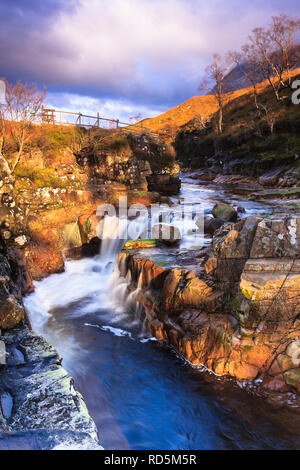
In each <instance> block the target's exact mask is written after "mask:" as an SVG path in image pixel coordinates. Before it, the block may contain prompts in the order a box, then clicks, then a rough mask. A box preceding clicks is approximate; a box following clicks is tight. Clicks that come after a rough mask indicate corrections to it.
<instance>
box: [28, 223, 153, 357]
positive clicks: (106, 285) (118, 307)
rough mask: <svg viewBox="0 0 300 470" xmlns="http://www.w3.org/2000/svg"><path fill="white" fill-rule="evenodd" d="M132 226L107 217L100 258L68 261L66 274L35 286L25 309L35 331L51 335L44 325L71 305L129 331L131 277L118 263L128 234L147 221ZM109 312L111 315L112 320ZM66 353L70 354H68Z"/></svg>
mask: <svg viewBox="0 0 300 470" xmlns="http://www.w3.org/2000/svg"><path fill="white" fill-rule="evenodd" d="M129 224H130V230H128V226H126V225H125V224H124V223H123V221H121V224H120V220H119V218H118V217H105V219H104V224H103V229H102V242H101V250H100V254H99V255H98V256H95V257H94V258H84V259H81V260H79V261H78V260H76V261H71V260H66V262H65V271H64V272H63V273H60V274H54V275H52V276H50V277H49V278H46V279H44V280H43V281H41V282H36V283H35V287H36V289H35V292H34V293H33V294H32V295H30V296H28V297H26V298H25V306H26V308H27V311H28V312H29V316H30V320H31V324H32V327H33V329H34V330H35V331H37V332H40V333H43V334H45V335H46V336H47V334H46V333H45V329H44V326H45V324H46V323H47V322H49V320H51V314H52V312H55V311H56V310H57V309H61V308H62V307H63V308H64V309H66V310H67V309H68V308H69V307H70V306H72V307H73V310H72V315H79V316H84V315H87V314H89V313H93V312H96V314H97V312H98V315H99V319H100V317H101V322H102V323H103V322H105V320H106V319H107V321H109V322H110V323H114V322H115V323H117V322H120V320H123V321H124V327H125V328H126V321H125V320H128V322H129V323H132V321H135V319H131V320H130V319H129V316H128V315H127V310H128V307H130V308H132V306H133V299H129V300H128V301H127V287H128V284H129V283H130V277H129V276H130V274H129V275H128V276H127V277H126V279H124V278H121V277H120V275H119V270H118V268H117V267H116V266H115V264H116V257H117V255H118V253H119V251H120V249H121V248H122V246H123V245H124V243H125V241H126V238H125V237H126V233H127V232H128V231H129V232H131V233H137V235H138V234H139V233H141V232H142V231H143V230H144V227H145V219H143V218H142V219H139V218H138V219H136V220H134V221H130V222H129ZM116 234H117V235H118V236H116ZM103 311H105V314H104V315H103ZM107 312H110V313H109V317H108V316H107ZM105 317H106V318H105ZM129 320H130V321H129ZM128 322H127V323H128ZM104 326H105V325H104ZM68 347H69V346H68ZM65 353H66V354H68V351H66V352H65Z"/></svg>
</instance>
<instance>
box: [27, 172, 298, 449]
mask: <svg viewBox="0 0 300 470" xmlns="http://www.w3.org/2000/svg"><path fill="white" fill-rule="evenodd" d="M179 200H180V201H181V203H183V202H186V203H187V204H191V203H194V202H198V203H199V202H200V203H202V204H203V206H204V209H211V208H212V207H213V205H214V204H215V203H216V202H219V201H222V202H223V201H227V202H231V203H233V204H236V205H239V206H242V207H244V209H245V210H246V215H250V214H254V213H258V212H268V211H272V206H266V205H263V204H260V203H255V202H250V201H248V200H247V197H246V195H241V194H233V193H232V192H231V191H230V190H226V189H224V190H220V189H218V190H216V188H214V187H213V186H210V185H207V184H205V185H204V184H199V182H197V181H195V180H193V179H191V178H190V177H189V176H185V177H184V178H183V184H182V190H181V193H180V195H179ZM200 242H201V243H202V244H203V240H201V241H200V240H198V242H195V236H193V234H192V233H189V234H187V235H186V236H185V237H184V241H183V246H182V248H181V249H182V250H183V251H184V250H193V249H196V248H197V246H198V245H199V243H200ZM104 245H105V247H104V249H103V247H102V252H101V253H100V254H99V255H98V256H96V257H94V258H92V259H82V260H80V261H67V262H66V266H65V272H64V273H62V274H54V275H52V276H50V277H49V278H47V279H44V280H43V281H41V282H36V283H35V286H36V290H35V292H34V293H33V294H32V295H30V296H29V297H27V298H26V299H25V304H26V308H27V311H28V313H29V316H30V319H31V322H32V326H33V329H34V330H35V331H36V332H39V333H41V334H43V335H44V336H45V337H46V338H47V339H48V340H49V341H50V342H51V343H52V344H53V345H54V346H55V347H56V348H57V350H58V351H59V353H60V354H61V355H62V356H63V365H64V367H65V368H66V369H67V371H68V372H69V373H70V374H71V375H72V376H73V377H74V380H75V385H76V387H77V388H78V389H79V391H80V392H81V393H82V395H83V396H84V399H85V401H86V404H87V406H88V409H89V411H90V414H91V416H92V417H93V418H94V420H95V422H96V425H97V427H98V430H99V437H100V442H101V444H102V445H103V447H104V448H106V449H137V450H139V449H148V450H161V449H165V450H173V449H182V450H183V449H184V450H195V449H296V448H298V449H299V447H300V431H299V415H298V414H296V412H295V411H292V410H289V409H287V408H285V407H281V406H277V407H275V408H274V407H273V406H272V407H271V406H270V405H268V404H267V403H266V401H265V400H264V399H263V398H259V397H258V396H256V395H254V394H251V393H250V392H249V390H246V389H244V388H243V385H242V384H238V383H236V382H235V381H233V380H229V379H224V378H217V377H215V376H213V375H211V374H209V373H208V372H205V371H201V370H199V369H196V368H193V367H191V366H190V365H189V364H187V363H186V362H184V361H183V359H182V358H180V357H178V356H177V355H176V353H175V352H174V351H173V350H171V349H170V348H166V347H164V346H162V345H161V344H159V343H158V342H157V341H155V340H153V338H149V336H148V335H147V334H145V333H144V332H143V330H142V327H141V325H140V324H139V322H138V321H137V320H136V316H135V315H134V310H135V308H136V306H135V304H134V303H132V302H129V301H128V299H127V297H126V282H125V280H119V279H118V276H117V273H115V272H114V261H115V258H116V256H117V251H118V249H119V247H118V246H117V244H116V243H115V242H114V243H112V244H110V242H109V240H108V239H106V240H105V244H104Z"/></svg>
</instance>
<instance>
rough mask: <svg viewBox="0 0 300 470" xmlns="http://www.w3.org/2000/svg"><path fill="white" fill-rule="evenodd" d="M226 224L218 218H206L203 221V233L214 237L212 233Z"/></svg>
mask: <svg viewBox="0 0 300 470" xmlns="http://www.w3.org/2000/svg"><path fill="white" fill-rule="evenodd" d="M226 223H227V220H225V219H220V218H206V219H205V220H204V233H205V234H207V235H214V233H215V232H216V231H217V230H218V229H219V228H220V227H222V226H223V225H224V224H226Z"/></svg>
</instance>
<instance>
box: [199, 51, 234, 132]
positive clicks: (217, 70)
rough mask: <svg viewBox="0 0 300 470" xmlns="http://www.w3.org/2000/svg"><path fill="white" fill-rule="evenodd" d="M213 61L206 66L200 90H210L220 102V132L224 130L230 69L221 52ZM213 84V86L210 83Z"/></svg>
mask: <svg viewBox="0 0 300 470" xmlns="http://www.w3.org/2000/svg"><path fill="white" fill-rule="evenodd" d="M213 58H214V60H213V62H212V63H211V64H210V65H209V66H208V67H206V69H205V72H206V78H205V79H204V80H203V81H202V82H201V84H200V86H199V88H198V89H199V91H208V92H210V93H212V94H213V95H214V96H215V97H216V100H217V103H218V122H217V128H218V133H219V134H222V132H223V110H224V106H225V104H226V103H225V101H226V97H225V93H226V92H227V91H228V90H227V86H226V76H227V73H228V71H229V68H230V67H229V65H228V64H226V63H224V62H223V61H222V59H221V56H220V55H219V54H214V55H213ZM211 84H212V87H210V85H211Z"/></svg>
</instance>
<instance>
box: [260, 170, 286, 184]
mask: <svg viewBox="0 0 300 470" xmlns="http://www.w3.org/2000/svg"><path fill="white" fill-rule="evenodd" d="M287 169H288V167H286V166H284V167H279V168H275V169H273V170H271V171H268V172H267V173H264V174H263V175H262V176H261V177H260V178H259V184H261V185H262V186H275V185H276V184H277V183H278V181H279V177H280V175H281V174H282V173H283V172H284V171H286V170H287Z"/></svg>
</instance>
